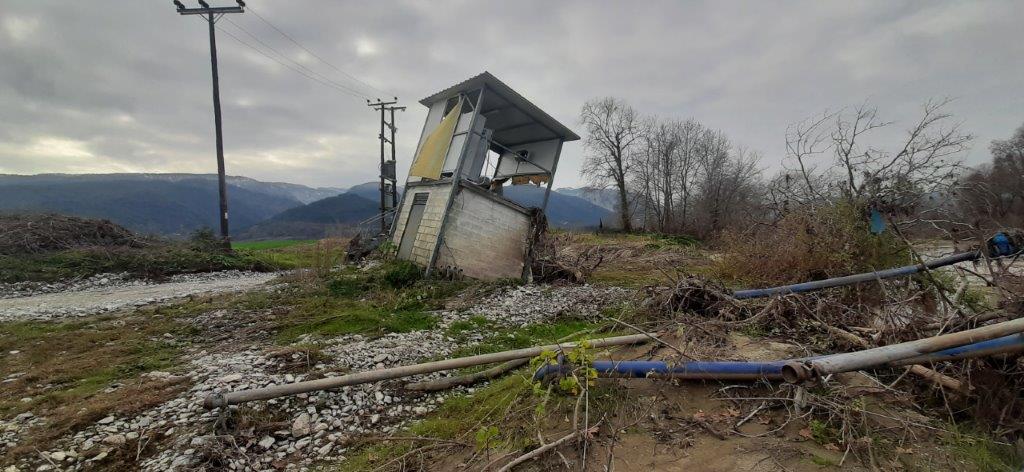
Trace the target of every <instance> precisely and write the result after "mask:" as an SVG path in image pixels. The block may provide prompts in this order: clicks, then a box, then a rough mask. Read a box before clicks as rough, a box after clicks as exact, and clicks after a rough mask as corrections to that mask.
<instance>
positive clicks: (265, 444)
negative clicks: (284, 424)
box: [259, 436, 274, 449]
mask: <svg viewBox="0 0 1024 472" xmlns="http://www.w3.org/2000/svg"><path fill="white" fill-rule="evenodd" d="M273 445H274V438H273V437H272V436H263V439H260V442H259V446H260V447H262V448H263V449H270V447H271V446H273Z"/></svg>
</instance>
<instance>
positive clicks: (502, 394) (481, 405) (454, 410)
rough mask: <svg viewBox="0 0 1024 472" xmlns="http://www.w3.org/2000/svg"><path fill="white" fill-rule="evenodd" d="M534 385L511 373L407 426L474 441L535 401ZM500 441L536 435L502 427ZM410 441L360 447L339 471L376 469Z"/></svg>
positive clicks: (524, 441)
mask: <svg viewBox="0 0 1024 472" xmlns="http://www.w3.org/2000/svg"><path fill="white" fill-rule="evenodd" d="M531 390H532V387H531V386H530V383H529V382H528V381H527V380H526V378H525V377H524V376H522V375H510V376H507V377H504V378H502V379H500V380H496V381H494V382H492V383H491V384H490V385H488V386H486V387H484V388H481V389H478V390H477V391H476V393H474V394H473V395H455V396H452V397H449V398H448V399H447V400H446V401H445V403H444V405H442V406H441V407H440V408H439V409H438V410H437V411H436V412H434V413H432V414H431V415H430V416H429V417H428V418H426V419H424V420H421V421H418V422H416V423H413V424H412V425H411V426H409V428H408V429H407V431H406V433H407V434H408V435H409V436H420V437H428V438H435V439H447V440H457V439H461V440H463V441H465V442H468V443H472V442H473V438H472V436H473V433H475V431H477V430H479V429H480V428H481V427H483V426H484V425H489V424H491V423H494V422H495V421H496V420H499V419H501V418H503V417H504V416H505V414H506V413H507V412H508V411H509V410H511V409H513V408H515V407H516V406H522V405H521V403H523V402H524V400H525V401H530V400H534V399H532V398H531V397H532V394H531ZM498 430H499V437H498V438H496V439H498V442H499V444H509V443H520V445H522V446H525V445H528V444H531V443H532V441H533V437H532V436H529V435H526V434H515V431H514V430H512V429H510V428H508V427H503V426H499V427H498ZM413 447H414V445H413V444H412V443H409V442H404V441H399V442H378V443H376V444H370V445H366V446H364V447H363V448H361V449H357V450H355V451H353V452H354V454H352V455H350V456H349V459H348V460H346V461H345V462H343V463H341V464H339V465H338V467H337V468H336V469H335V470H338V471H340V472H347V471H353V472H354V471H363V470H373V469H374V468H375V467H379V466H380V465H382V464H383V463H384V462H387V461H389V460H391V459H394V458H397V457H399V456H401V455H402V454H404V453H406V452H409V451H410V450H412V448H413Z"/></svg>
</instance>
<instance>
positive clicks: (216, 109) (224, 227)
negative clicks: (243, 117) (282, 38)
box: [174, 0, 245, 251]
mask: <svg viewBox="0 0 1024 472" xmlns="http://www.w3.org/2000/svg"><path fill="white" fill-rule="evenodd" d="M236 3H238V6H234V7H211V6H210V5H209V4H208V3H206V2H205V1H204V0H199V5H200V8H185V5H182V3H181V2H180V1H179V0H174V5H175V6H176V7H178V13H179V14H181V15H202V16H203V19H205V20H206V22H207V23H208V24H209V26H210V68H211V70H212V71H213V125H214V129H215V132H216V135H217V191H218V194H219V195H220V237H221V240H222V241H223V243H224V249H226V250H228V251H230V250H231V236H230V233H229V231H228V186H227V182H226V181H225V171H224V135H223V133H222V132H221V119H220V78H219V77H218V75H217V35H216V34H215V33H214V25H215V24H216V23H217V20H219V19H220V17H221V16H224V15H225V14H227V13H242V12H244V10H243V7H245V2H243V1H242V0H236Z"/></svg>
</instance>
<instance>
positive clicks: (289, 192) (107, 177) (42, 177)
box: [0, 174, 345, 203]
mask: <svg viewBox="0 0 1024 472" xmlns="http://www.w3.org/2000/svg"><path fill="white" fill-rule="evenodd" d="M186 180H213V181H216V180H217V174H36V175H11V174H0V186H2V185H6V184H9V183H36V184H42V183H47V184H51V183H56V184H62V183H65V182H121V181H129V182H137V181H161V182H181V181H186ZM225 180H226V181H227V183H228V185H233V186H235V187H239V188H244V189H246V190H252V191H254V192H257V193H262V194H265V195H273V196H277V197H283V198H287V199H291V200H296V201H298V202H299V203H311V202H315V201H317V200H320V199H322V198H327V197H333V196H335V195H339V194H342V193H345V189H344V188H338V187H319V188H313V187H307V186H305V185H299V184H290V183H286V182H263V181H260V180H256V179H251V178H249V177H242V176H239V175H229V176H227V178H226V179H225Z"/></svg>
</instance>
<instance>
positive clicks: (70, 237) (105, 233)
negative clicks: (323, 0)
mask: <svg viewBox="0 0 1024 472" xmlns="http://www.w3.org/2000/svg"><path fill="white" fill-rule="evenodd" d="M148 244H149V241H147V240H146V239H145V238H143V237H140V236H138V235H136V234H135V233H133V232H131V231H129V230H128V229H126V228H124V227H122V226H120V225H117V224H114V223H112V222H110V221H109V220H93V219H87V218H78V217H74V216H64V215H57V214H13V215H0V254H5V255H14V254H38V253H42V252H50V251H60V250H64V249H75V248H85V247H144V246H147V245H148Z"/></svg>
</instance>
